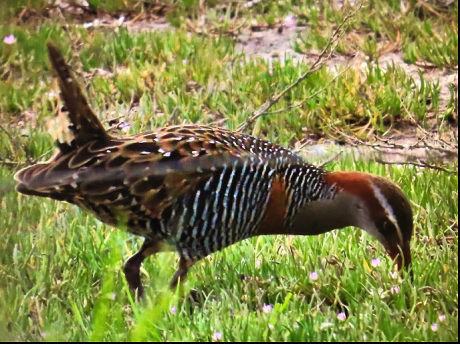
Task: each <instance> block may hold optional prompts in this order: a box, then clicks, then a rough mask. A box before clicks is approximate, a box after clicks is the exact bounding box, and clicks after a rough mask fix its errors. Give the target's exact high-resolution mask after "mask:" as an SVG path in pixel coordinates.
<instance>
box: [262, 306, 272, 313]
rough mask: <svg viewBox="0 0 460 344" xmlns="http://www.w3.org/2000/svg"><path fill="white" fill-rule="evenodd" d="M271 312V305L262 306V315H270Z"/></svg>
mask: <svg viewBox="0 0 460 344" xmlns="http://www.w3.org/2000/svg"><path fill="white" fill-rule="evenodd" d="M272 310H273V306H272V305H264V308H263V311H264V313H271V312H272Z"/></svg>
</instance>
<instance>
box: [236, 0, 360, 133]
mask: <svg viewBox="0 0 460 344" xmlns="http://www.w3.org/2000/svg"><path fill="white" fill-rule="evenodd" d="M363 6H364V1H363V2H361V3H360V4H359V5H358V7H357V9H356V10H355V11H353V12H351V13H349V14H348V15H346V16H345V18H344V19H343V21H342V22H341V23H340V25H339V26H338V27H337V28H336V29H335V31H334V32H333V34H332V36H331V37H330V39H329V41H328V43H327V45H326V47H325V48H324V49H323V51H322V52H321V53H320V54H319V55H318V57H317V58H316V60H315V62H314V63H313V64H312V65H311V67H310V68H309V69H308V71H307V72H305V73H304V74H303V75H301V76H300V77H299V78H298V79H297V81H295V82H294V83H292V84H291V85H289V86H288V87H286V88H285V89H284V90H283V91H282V92H281V93H280V94H277V95H274V96H272V97H271V98H270V99H269V100H268V101H266V102H265V103H264V104H263V105H262V106H261V107H260V108H259V109H257V110H256V111H254V112H253V114H252V116H251V117H249V118H248V119H247V120H246V121H245V122H244V123H242V124H241V125H240V126H239V127H238V129H237V130H238V131H242V130H244V129H246V127H248V126H249V125H251V124H253V123H254V122H255V121H256V120H257V119H258V118H259V117H261V116H263V115H266V114H267V113H268V110H270V109H271V108H272V107H273V105H275V104H277V103H278V102H279V101H280V100H281V99H282V98H283V97H284V96H285V94H286V93H288V92H290V91H291V90H292V89H294V88H295V87H297V86H298V85H299V84H300V83H301V82H302V81H304V80H305V79H307V78H308V77H309V76H310V75H311V74H312V73H314V72H316V71H318V70H319V69H321V67H323V66H324V65H325V64H326V62H327V61H328V60H330V58H331V56H332V54H333V53H334V51H335V48H336V46H337V41H338V40H339V38H341V36H342V33H343V30H342V29H343V27H344V26H345V24H346V23H347V22H348V21H349V20H350V18H353V17H354V16H355V15H356V13H358V12H359V11H360V10H361V8H362V7H363Z"/></svg>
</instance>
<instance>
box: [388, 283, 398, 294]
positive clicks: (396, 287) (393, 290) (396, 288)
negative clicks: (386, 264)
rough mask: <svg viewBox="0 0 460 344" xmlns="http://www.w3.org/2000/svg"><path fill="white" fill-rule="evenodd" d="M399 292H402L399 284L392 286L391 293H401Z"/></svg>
mask: <svg viewBox="0 0 460 344" xmlns="http://www.w3.org/2000/svg"><path fill="white" fill-rule="evenodd" d="M399 292H400V289H399V287H398V286H397V285H395V286H393V287H391V288H390V293H392V294H399Z"/></svg>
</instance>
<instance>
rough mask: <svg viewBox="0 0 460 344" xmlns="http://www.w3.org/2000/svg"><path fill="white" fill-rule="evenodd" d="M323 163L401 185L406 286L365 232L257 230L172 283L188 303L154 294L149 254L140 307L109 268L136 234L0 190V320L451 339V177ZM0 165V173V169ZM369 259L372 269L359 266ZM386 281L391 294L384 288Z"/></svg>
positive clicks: (163, 271) (454, 207) (172, 336)
mask: <svg viewBox="0 0 460 344" xmlns="http://www.w3.org/2000/svg"><path fill="white" fill-rule="evenodd" d="M329 168H330V169H339V168H340V169H344V170H363V171H368V172H374V173H378V174H380V175H385V176H389V178H390V179H392V180H394V181H395V182H396V183H398V184H399V185H401V187H402V188H403V190H404V192H405V193H406V194H407V196H408V197H409V199H410V200H411V203H412V207H413V209H414V213H415V222H416V233H415V236H414V240H413V259H414V267H413V269H414V274H415V280H414V282H413V283H411V282H410V281H409V280H407V279H399V278H397V279H394V278H392V277H391V276H390V274H389V273H390V271H391V261H390V260H389V258H387V257H386V254H385V252H384V250H383V249H382V247H381V246H380V245H379V244H378V243H377V242H376V241H375V240H374V239H372V238H370V237H369V236H368V235H367V234H364V233H363V232H361V231H360V230H356V229H345V230H342V231H340V232H333V233H329V234H326V235H322V236H318V237H305V238H300V237H293V238H291V239H289V238H287V237H281V236H280V237H260V238H256V239H251V240H248V241H244V242H241V243H239V244H237V245H234V246H231V247H229V248H227V249H225V250H224V251H223V252H219V253H216V254H214V255H212V256H211V257H210V258H208V259H205V260H203V261H202V262H200V263H199V264H197V266H195V267H194V268H193V269H192V270H191V273H190V277H189V279H188V280H187V282H186V284H185V289H186V292H185V294H187V291H188V290H190V288H193V289H196V290H197V291H198V292H199V293H200V295H201V293H202V295H201V298H199V300H198V302H191V301H190V299H188V298H187V297H181V296H178V295H174V294H173V293H171V292H169V291H167V285H168V280H169V279H170V277H171V276H172V274H173V272H174V269H175V265H176V263H175V256H174V255H173V254H171V253H163V254H159V255H158V257H157V258H156V259H148V260H147V261H146V262H145V263H144V265H143V268H144V270H143V278H144V284H145V285H146V291H147V302H146V303H145V304H133V302H132V300H131V299H130V297H129V296H128V290H127V286H126V283H125V280H124V278H123V276H122V273H121V269H122V263H123V261H124V260H126V259H127V257H129V256H130V255H131V254H133V253H134V252H135V251H136V249H137V248H138V247H139V242H138V241H137V240H134V241H133V240H132V237H131V236H130V235H128V234H126V233H124V232H123V231H117V230H113V229H111V228H109V227H108V226H104V225H102V224H100V223H99V222H98V221H97V220H95V219H94V218H93V217H91V216H87V215H86V214H84V213H83V212H81V211H80V210H78V209H77V208H75V207H73V206H70V205H66V204H61V203H56V202H52V201H48V200H42V199H36V198H30V199H26V198H25V197H22V196H19V195H18V194H17V193H15V192H14V191H3V192H2V193H3V197H2V198H3V201H2V208H1V210H0V218H2V219H3V220H2V222H3V223H2V247H1V251H2V252H3V254H2V255H1V256H0V258H1V263H0V266H1V270H0V274H1V275H0V277H1V279H0V280H1V281H2V284H1V288H0V290H1V293H2V295H1V296H2V300H4V302H5V304H6V305H8V307H5V308H3V307H2V311H1V315H2V316H1V317H0V319H2V327H3V329H4V328H5V327H8V328H9V329H10V330H9V332H8V334H7V335H8V337H9V338H11V339H20V340H44V339H45V340H54V339H59V340H64V341H86V340H90V339H95V338H97V339H102V340H135V339H143V340H210V339H212V334H213V333H214V332H216V331H220V332H222V333H223V338H224V340H225V341H227V340H232V341H233V340H257V341H260V340H302V339H303V340H325V341H326V340H327V341H329V340H339V339H341V340H356V341H362V340H366V339H367V340H379V341H380V340H403V341H405V340H416V341H418V340H423V341H428V340H430V341H438V340H455V339H456V337H457V336H458V326H457V325H458V317H457V312H458V296H457V293H458V279H457V275H458V240H457V237H456V236H454V239H453V241H446V240H443V239H442V238H444V237H446V236H452V235H454V234H453V232H452V228H451V225H450V223H449V220H450V219H452V220H454V221H456V222H457V223H458V200H457V198H458V178H457V177H452V176H448V175H445V174H441V173H432V172H429V171H424V172H419V171H416V170H414V169H412V168H386V167H382V166H379V165H376V164H374V163H365V162H352V161H351V160H350V159H345V161H342V162H340V163H336V164H334V165H332V166H329ZM0 173H1V177H2V180H4V181H8V182H10V181H11V175H10V171H9V170H8V169H5V168H2V170H1V172H0ZM414 174H416V175H417V178H416V179H414V178H413V176H414ZM425 236H426V237H428V238H430V241H428V242H426V239H425V240H424V237H425ZM435 239H439V240H440V242H439V244H437V243H436V242H435ZM291 250H292V255H291V254H290V252H291ZM377 257H380V258H381V259H382V265H381V266H378V267H373V266H372V265H371V259H373V258H377ZM313 271H317V272H318V274H319V278H318V280H316V281H314V280H312V279H311V278H310V273H311V272H313ZM242 276H246V278H242ZM395 286H398V287H399V290H400V292H399V293H392V292H391V290H392V287H395ZM267 304H270V305H273V311H272V312H271V313H266V312H264V305H267ZM172 307H176V309H177V313H176V314H173V313H172V312H171V311H170V309H171V308H172ZM340 312H345V313H346V314H347V320H346V321H343V322H342V321H339V320H338V319H337V315H338V314H339V313H340ZM441 314H443V315H445V316H446V320H445V321H444V322H440V321H439V319H438V317H439V315H441ZM433 323H437V324H438V327H439V330H438V332H433V331H432V329H431V325H432V324H433ZM269 325H273V326H274V327H273V329H270V327H269Z"/></svg>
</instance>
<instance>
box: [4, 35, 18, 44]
mask: <svg viewBox="0 0 460 344" xmlns="http://www.w3.org/2000/svg"><path fill="white" fill-rule="evenodd" d="M3 43H5V44H14V43H16V37H14V35H13V34H11V35H8V36H6V37H5V38H3Z"/></svg>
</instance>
